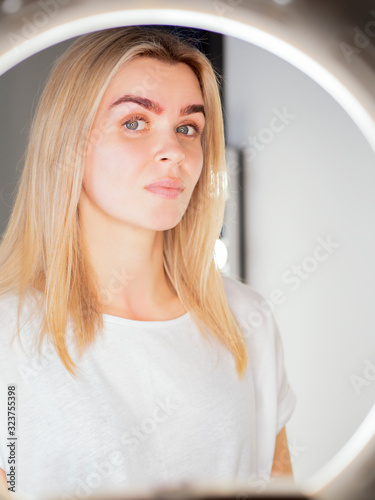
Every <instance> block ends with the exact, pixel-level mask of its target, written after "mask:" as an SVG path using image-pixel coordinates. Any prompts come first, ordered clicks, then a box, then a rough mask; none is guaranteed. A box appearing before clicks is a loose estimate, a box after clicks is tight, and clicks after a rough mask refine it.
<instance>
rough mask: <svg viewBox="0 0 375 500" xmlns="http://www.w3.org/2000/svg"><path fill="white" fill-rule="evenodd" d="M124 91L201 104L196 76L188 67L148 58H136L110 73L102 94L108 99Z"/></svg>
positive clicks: (200, 93)
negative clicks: (176, 98) (190, 100)
mask: <svg viewBox="0 0 375 500" xmlns="http://www.w3.org/2000/svg"><path fill="white" fill-rule="evenodd" d="M125 91H126V92H127V93H131V94H136V95H140V96H143V97H150V98H152V96H155V98H156V97H157V96H159V98H162V97H165V98H166V99H167V98H169V99H170V98H172V95H173V96H176V97H181V98H185V99H187V100H189V99H194V101H195V102H196V103H199V102H200V103H202V104H203V96H202V92H201V88H200V84H199V81H198V78H197V76H196V74H195V73H194V71H193V69H192V68H191V67H190V66H188V65H187V64H185V63H175V64H171V63H168V62H164V61H159V60H158V59H154V58H150V57H137V58H135V59H133V60H132V61H130V62H128V63H126V64H125V65H124V66H122V67H121V69H119V70H118V71H117V73H116V74H115V75H114V76H113V78H112V80H111V82H110V84H109V86H108V87H107V90H106V92H105V94H104V97H105V98H106V99H108V98H111V97H113V96H114V95H116V94H121V93H122V92H125ZM171 93H172V94H171Z"/></svg>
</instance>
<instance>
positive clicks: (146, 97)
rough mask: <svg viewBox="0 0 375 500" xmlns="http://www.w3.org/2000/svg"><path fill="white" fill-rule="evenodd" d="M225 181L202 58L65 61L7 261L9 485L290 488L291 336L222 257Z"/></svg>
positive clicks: (3, 358)
mask: <svg viewBox="0 0 375 500" xmlns="http://www.w3.org/2000/svg"><path fill="white" fill-rule="evenodd" d="M225 168H226V166H225V149H224V135H223V122H222V114H221V104H220V98H219V93H218V79H217V76H216V75H215V73H214V71H213V69H212V66H211V65H210V63H209V61H208V60H207V59H206V57H205V56H204V55H203V54H202V53H200V52H199V51H198V50H197V49H196V48H194V47H193V46H190V45H189V44H188V43H187V42H183V41H181V40H179V39H178V38H177V37H176V36H173V35H171V34H168V33H166V32H163V31H162V30H160V29H150V28H149V29H145V28H140V27H126V28H115V29H109V30H104V31H100V32H96V33H91V34H88V35H85V36H83V37H80V38H79V39H78V40H77V41H76V42H75V43H74V44H73V45H72V46H71V47H70V48H69V50H68V51H67V52H66V53H65V54H63V55H62V56H61V58H60V59H59V60H58V61H57V62H56V64H55V67H54V68H53V71H52V73H51V76H50V79H49V81H48V83H47V85H46V87H45V89H44V91H43V94H42V97H41V99H40V102H39V106H38V109H37V112H36V115H35V118H34V121H33V125H32V129H31V135H30V140H29V146H28V151H27V157H26V163H25V167H24V171H23V173H22V176H21V180H20V185H19V189H18V195H17V198H16V201H15V205H14V208H13V211H12V214H11V217H10V220H9V223H8V227H7V230H6V232H5V233H4V236H3V240H2V243H1V246H0V308H1V309H0V312H1V316H2V321H1V327H0V332H1V336H0V344H1V345H0V376H1V391H2V392H1V396H2V398H1V403H0V405H1V406H0V409H1V415H2V418H3V415H5V412H6V407H5V405H6V404H7V403H8V399H7V398H8V396H9V394H10V396H9V397H10V398H11V401H12V402H13V398H14V399H15V400H16V406H15V412H14V413H16V414H17V415H16V419H17V420H16V424H15V425H14V422H11V424H10V427H9V425H7V426H5V423H4V425H3V431H4V432H3V433H2V434H1V435H4V436H5V435H7V436H8V437H12V438H14V436H16V437H18V441H17V440H14V442H13V448H14V449H13V455H12V458H14V455H15V465H14V467H15V469H12V470H11V469H10V467H11V464H10V462H9V460H10V458H9V453H10V451H9V448H7V443H9V442H10V441H11V439H9V440H5V439H4V440H2V442H1V443H0V458H1V463H0V467H1V468H2V477H3V485H4V487H5V488H6V487H7V486H8V488H9V487H11V481H10V477H11V476H10V474H9V472H11V473H12V474H13V478H14V477H15V482H16V487H15V489H12V491H15V492H16V493H19V494H22V495H24V498H26V497H27V498H29V497H30V498H41V497H43V496H44V495H45V496H52V495H54V494H56V495H59V496H61V494H62V493H64V495H63V497H64V498H71V495H73V496H75V497H77V496H78V497H79V498H80V497H82V495H84V496H87V495H89V494H97V493H98V492H105V493H107V494H108V493H110V492H112V491H113V492H114V491H118V490H119V491H127V490H128V489H129V488H130V489H132V488H138V487H143V488H153V487H156V486H158V485H170V484H180V483H182V482H192V483H199V482H209V483H215V482H218V481H236V480H241V481H242V482H244V481H247V482H248V484H249V486H251V485H252V484H259V479H261V480H262V481H263V482H264V484H266V483H267V481H268V480H269V479H270V473H271V472H272V473H273V474H274V475H276V474H278V475H280V474H291V473H292V469H291V465H290V458H289V452H288V444H287V439H286V433H285V424H286V422H287V421H288V420H289V418H290V416H291V414H292V412H293V409H294V406H295V397H294V394H293V392H292V390H291V388H290V386H289V384H288V381H287V378H286V373H285V369H284V360H283V350H282V344H281V339H280V336H279V332H278V329H277V326H276V324H275V322H274V320H273V317H272V315H264V317H263V318H262V324H261V326H260V327H258V328H253V327H252V325H251V320H250V319H249V318H250V316H249V313H250V312H251V311H252V310H254V309H255V307H256V304H257V303H259V302H261V301H262V300H263V298H262V297H261V296H260V295H259V294H258V293H257V292H255V291H254V290H253V289H251V288H250V287H249V286H248V285H245V284H243V283H241V282H239V281H238V280H235V279H234V278H231V277H229V276H226V277H223V276H222V275H221V273H220V271H219V270H218V269H217V267H216V265H215V261H214V258H213V250H214V244H215V241H216V239H217V238H218V236H219V234H220V230H221V227H222V224H223V215H224V203H225V194H226V182H225V181H226V170H225ZM16 318H17V321H16ZM21 320H22V325H21ZM15 332H16V333H15ZM17 333H18V335H17ZM36 347H37V349H36ZM217 354H219V357H217ZM9 387H10V389H9ZM8 423H9V422H8ZM12 426H13V427H12ZM10 428H12V429H13V434H12V435H11V436H9V429H10ZM12 466H13V465H12ZM5 473H7V475H5ZM7 480H8V481H7ZM25 495H26V496H25Z"/></svg>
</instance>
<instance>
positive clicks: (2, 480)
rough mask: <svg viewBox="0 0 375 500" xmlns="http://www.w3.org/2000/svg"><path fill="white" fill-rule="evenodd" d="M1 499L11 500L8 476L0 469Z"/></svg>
mask: <svg viewBox="0 0 375 500" xmlns="http://www.w3.org/2000/svg"><path fill="white" fill-rule="evenodd" d="M0 498H11V496H10V492H9V490H8V482H7V476H6V474H5V471H4V470H3V469H0Z"/></svg>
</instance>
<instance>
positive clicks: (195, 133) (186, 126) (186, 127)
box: [177, 124, 200, 136]
mask: <svg viewBox="0 0 375 500" xmlns="http://www.w3.org/2000/svg"><path fill="white" fill-rule="evenodd" d="M188 128H192V129H193V133H191V134H189V133H184V132H181V131H182V130H187V129H188ZM177 131H178V132H181V133H182V134H183V135H187V136H196V135H199V134H200V129H199V127H198V126H197V125H194V124H186V125H180V126H179V127H177Z"/></svg>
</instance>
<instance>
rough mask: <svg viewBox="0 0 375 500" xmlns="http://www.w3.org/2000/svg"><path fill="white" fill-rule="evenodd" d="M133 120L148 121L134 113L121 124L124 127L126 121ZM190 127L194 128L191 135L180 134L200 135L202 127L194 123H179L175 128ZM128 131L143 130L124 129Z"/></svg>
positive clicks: (139, 131) (136, 131) (137, 131)
mask: <svg viewBox="0 0 375 500" xmlns="http://www.w3.org/2000/svg"><path fill="white" fill-rule="evenodd" d="M135 121H142V122H145V123H147V124H148V123H150V122H149V121H148V120H146V119H145V118H144V117H143V116H138V115H134V116H130V117H129V118H127V119H126V120H125V121H124V122H123V123H122V126H123V127H124V128H126V127H125V125H126V124H127V123H131V122H135ZM185 126H186V127H192V128H193V129H194V130H195V133H194V134H192V135H188V134H182V135H186V137H197V136H198V135H201V133H202V129H201V127H199V126H198V125H197V124H196V123H184V124H182V125H179V126H178V127H177V128H180V127H185ZM126 130H127V131H128V132H135V133H138V134H139V133H141V132H143V131H142V130H130V129H126Z"/></svg>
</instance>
